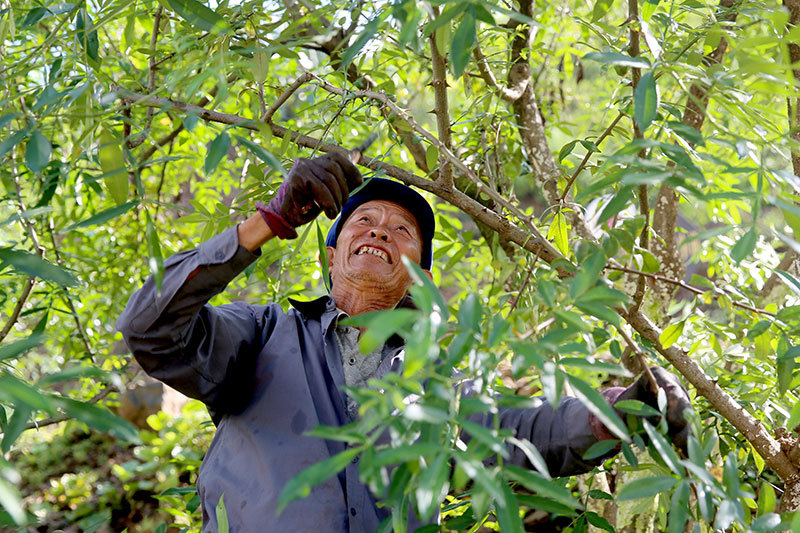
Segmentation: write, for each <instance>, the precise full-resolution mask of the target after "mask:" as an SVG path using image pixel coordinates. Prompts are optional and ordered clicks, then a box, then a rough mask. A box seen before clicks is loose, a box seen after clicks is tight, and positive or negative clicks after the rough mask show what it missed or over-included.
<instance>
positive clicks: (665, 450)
mask: <svg viewBox="0 0 800 533" xmlns="http://www.w3.org/2000/svg"><path fill="white" fill-rule="evenodd" d="M615 407H616V404H615ZM642 424H643V425H644V430H645V431H646V432H647V436H648V437H650V443H651V444H652V445H653V447H654V448H655V449H656V451H657V452H658V454H659V455H660V456H661V458H662V459H663V460H664V463H665V464H666V465H667V466H668V467H669V469H670V470H672V472H673V473H674V474H676V475H678V476H681V475H683V468H681V464H680V461H681V460H680V458H679V457H678V454H677V453H675V450H673V449H672V446H671V445H670V444H669V443H668V442H667V440H666V439H665V438H664V436H663V435H661V433H659V432H658V431H656V429H655V428H654V427H653V426H652V425H651V424H650V423H649V422H648V421H647V420H643V421H642Z"/></svg>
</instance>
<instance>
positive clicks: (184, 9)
mask: <svg viewBox="0 0 800 533" xmlns="http://www.w3.org/2000/svg"><path fill="white" fill-rule="evenodd" d="M165 1H166V3H167V4H168V7H169V8H170V9H172V10H173V11H175V12H176V13H177V14H178V15H180V16H181V18H183V19H184V20H185V21H186V22H188V23H189V24H191V25H192V26H194V27H196V28H199V29H201V30H204V31H207V32H211V33H231V28H230V26H229V25H228V23H227V22H225V19H224V18H222V17H221V16H220V15H218V14H217V13H216V12H215V11H213V10H212V9H210V8H208V7H206V6H204V5H203V4H201V3H200V2H197V1H195V0H165Z"/></svg>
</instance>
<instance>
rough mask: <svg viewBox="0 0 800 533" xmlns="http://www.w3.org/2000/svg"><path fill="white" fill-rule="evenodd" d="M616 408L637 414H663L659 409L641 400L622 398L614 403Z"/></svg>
mask: <svg viewBox="0 0 800 533" xmlns="http://www.w3.org/2000/svg"><path fill="white" fill-rule="evenodd" d="M614 409H617V410H618V411H622V412H623V413H627V414H631V415H636V416H661V413H659V412H658V410H657V409H655V408H653V407H650V406H649V405H647V404H646V403H643V402H640V401H639V400H622V401H619V402H616V403H615V404H614Z"/></svg>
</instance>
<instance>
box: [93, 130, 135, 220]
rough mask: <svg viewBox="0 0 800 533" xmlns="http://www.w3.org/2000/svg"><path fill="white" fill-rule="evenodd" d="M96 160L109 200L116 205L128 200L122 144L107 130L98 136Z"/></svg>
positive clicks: (127, 183) (127, 184)
mask: <svg viewBox="0 0 800 533" xmlns="http://www.w3.org/2000/svg"><path fill="white" fill-rule="evenodd" d="M99 143H100V144H99V146H98V149H97V159H99V160H100V168H101V169H102V170H103V179H104V181H105V184H106V187H108V192H109V194H111V198H113V199H114V201H115V202H116V203H117V204H122V203H124V202H125V200H127V198H128V186H129V182H128V175H127V173H126V172H125V156H124V155H123V153H122V143H121V142H120V140H119V139H118V138H117V136H116V135H114V134H113V133H112V132H111V131H110V130H108V129H107V128H103V131H102V133H101V134H100V139H99Z"/></svg>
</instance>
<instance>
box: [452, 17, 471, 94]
mask: <svg viewBox="0 0 800 533" xmlns="http://www.w3.org/2000/svg"><path fill="white" fill-rule="evenodd" d="M475 31H476V24H475V7H474V6H471V7H470V8H469V9H467V10H466V11H465V12H464V18H463V19H461V23H460V24H459V25H458V29H456V32H455V33H454V34H453V41H452V42H451V43H450V64H451V66H452V67H453V77H454V78H456V79H458V78H460V77H461V74H463V73H464V69H465V68H466V67H467V64H468V63H469V58H470V56H471V55H472V47H473V45H474V44H475V36H476V33H475Z"/></svg>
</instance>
